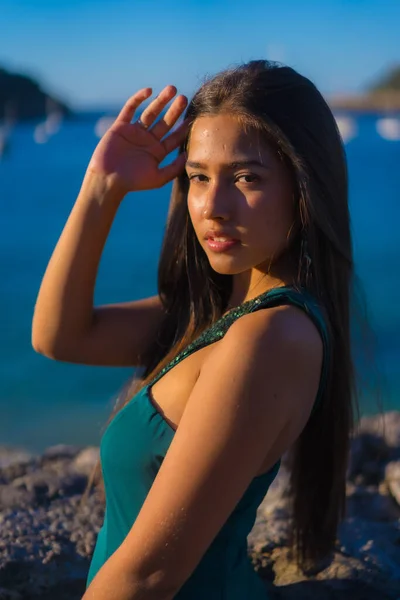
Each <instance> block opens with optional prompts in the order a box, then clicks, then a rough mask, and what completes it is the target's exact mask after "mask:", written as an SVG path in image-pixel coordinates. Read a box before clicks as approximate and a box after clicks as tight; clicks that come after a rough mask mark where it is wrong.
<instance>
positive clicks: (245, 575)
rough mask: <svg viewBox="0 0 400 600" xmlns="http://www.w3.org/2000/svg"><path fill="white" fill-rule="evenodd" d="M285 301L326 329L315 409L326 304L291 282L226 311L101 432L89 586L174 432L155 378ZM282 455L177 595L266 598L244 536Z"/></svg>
mask: <svg viewBox="0 0 400 600" xmlns="http://www.w3.org/2000/svg"><path fill="white" fill-rule="evenodd" d="M282 304H292V305H295V306H297V307H300V308H301V309H303V310H305V311H306V313H307V314H308V315H309V317H310V318H311V319H312V321H313V322H314V323H315V325H316V326H317V328H318V329H319V331H320V334H321V337H322V341H323V346H324V360H323V367H322V373H321V380H320V388H319V391H318V395H317V398H316V401H315V405H314V407H313V410H315V409H316V406H317V403H318V400H319V398H320V397H321V393H322V387H323V385H324V382H325V380H326V371H327V364H328V362H327V353H328V338H327V330H326V326H325V323H324V319H323V316H322V313H321V310H320V308H319V306H318V305H317V303H316V302H315V300H314V299H313V298H312V297H310V296H309V295H308V294H306V293H305V292H302V293H301V294H300V293H299V292H297V291H295V290H293V289H292V288H275V289H272V290H270V291H268V292H265V293H264V294H261V295H260V296H258V297H257V298H254V299H252V300H249V301H247V302H244V303H243V304H242V305H240V306H239V307H237V308H235V309H232V310H231V311H230V312H229V313H227V314H226V315H224V316H223V317H221V318H220V319H219V320H218V321H217V322H216V323H214V325H212V326H211V327H210V328H208V329H207V330H206V331H205V332H203V333H202V334H201V335H200V336H199V337H198V338H197V339H196V340H195V341H194V342H193V343H191V344H190V345H189V346H187V348H186V349H185V350H183V351H182V352H181V353H180V354H179V355H178V356H177V357H176V358H175V359H174V360H172V361H171V363H169V364H168V365H167V366H166V367H164V369H162V371H161V372H160V373H159V374H158V375H157V376H156V377H155V378H154V379H153V380H152V381H151V382H150V383H149V384H148V385H147V386H145V387H144V388H142V389H141V390H140V391H139V392H138V393H137V394H136V395H135V396H134V397H133V398H132V399H131V400H130V401H129V403H128V404H126V405H125V406H124V407H123V408H122V409H121V410H120V412H118V413H117V415H116V416H115V417H114V419H113V420H112V421H111V422H110V423H109V425H108V427H107V429H106V430H105V432H104V434H103V437H102V439H101V443H100V459H101V465H102V472H103V477H104V486H105V497H106V508H105V515H104V522H103V526H102V528H101V530H100V531H99V534H98V537H97V542H96V546H95V549H94V553H93V557H92V561H91V565H90V570H89V575H88V579H87V587H88V586H89V584H90V582H91V581H92V579H93V578H94V576H95V575H96V573H97V572H98V571H99V570H100V568H101V567H102V565H103V564H104V563H105V562H106V561H107V560H108V558H109V557H110V556H111V555H112V554H113V552H114V551H115V550H117V548H118V547H119V546H120V545H121V543H122V542H123V540H124V538H125V537H126V535H127V534H128V532H129V531H130V529H131V527H132V525H133V523H134V521H135V519H136V517H137V515H138V514H139V511H140V509H141V507H142V505H143V503H144V501H145V499H146V496H147V494H148V492H149V490H150V488H151V486H152V483H153V481H154V479H155V477H156V475H157V472H158V470H159V468H160V466H161V464H162V462H163V460H164V457H165V455H166V453H167V452H168V448H169V446H170V444H171V442H172V439H173V437H174V434H175V430H174V429H173V428H172V427H171V426H170V425H169V424H168V423H167V422H166V421H165V420H164V418H163V417H162V415H161V414H160V413H159V412H158V411H157V409H156V408H155V406H154V405H153V404H152V402H151V399H150V396H149V389H150V388H151V386H152V385H153V384H154V383H155V382H156V381H158V380H159V379H160V378H161V377H162V376H163V375H164V374H165V373H166V372H167V371H169V370H170V369H171V368H173V367H174V366H175V365H176V364H177V363H178V362H180V361H181V360H183V359H184V358H186V357H187V356H189V354H192V353H193V352H196V351H197V350H199V349H200V348H203V347H205V346H207V345H208V344H212V343H213V342H216V341H217V340H219V339H221V338H222V337H223V336H224V335H225V333H226V332H227V330H228V329H229V327H230V326H231V325H232V323H234V322H235V321H236V319H238V318H240V317H241V316H242V315H245V314H248V313H251V312H254V311H256V310H260V309H262V308H270V307H273V306H277V305H282ZM267 358H268V357H266V360H267ZM280 462H281V460H278V461H277V462H276V463H275V464H274V465H273V467H272V468H271V469H270V470H269V471H268V472H266V473H264V474H262V475H259V476H257V477H254V479H253V480H252V481H251V483H250V485H249V486H248V488H247V490H246V492H245V493H244V494H243V496H242V498H241V499H240V500H239V502H238V503H237V505H236V507H235V509H234V510H233V512H232V513H231V515H230V516H229V517H228V519H227V521H226V522H225V524H224V525H223V527H222V529H221V530H220V531H219V533H218V534H217V536H216V537H215V538H214V540H213V542H212V543H211V545H210V546H209V548H208V550H207V551H206V553H205V554H204V555H203V557H202V559H201V561H200V563H199V564H198V565H197V567H196V569H195V570H194V572H193V573H192V574H191V576H190V577H189V579H187V580H186V582H185V583H184V584H183V586H182V587H181V589H180V590H179V592H178V593H177V594H176V595H175V599H176V600H205V599H207V600H222V599H225V600H244V598H246V599H247V598H248V599H249V600H266V598H267V592H266V589H265V587H264V584H263V582H262V580H261V578H260V577H259V576H258V575H257V573H256V572H255V571H254V569H253V567H252V564H251V561H250V558H249V557H248V552H247V536H248V534H249V533H250V531H251V529H252V528H253V525H254V522H255V519H256V512H257V508H258V506H259V505H260V503H261V502H262V500H263V499H264V497H265V495H266V493H267V491H268V488H269V487H270V485H271V483H272V482H273V480H274V479H275V477H276V475H277V473H278V471H279V466H280Z"/></svg>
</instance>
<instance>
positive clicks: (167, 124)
mask: <svg viewBox="0 0 400 600" xmlns="http://www.w3.org/2000/svg"><path fill="white" fill-rule="evenodd" d="M187 103H188V100H187V98H186V96H183V95H180V96H177V97H176V98H175V100H174V101H173V103H172V104H171V106H170V107H169V109H168V110H167V112H166V113H165V115H164V116H163V117H162V119H160V120H159V121H157V123H156V124H155V125H154V127H153V128H152V129H151V133H152V134H153V135H154V136H155V137H156V138H157V139H159V140H161V138H163V137H164V135H165V134H166V133H168V131H169V130H170V129H171V127H173V126H174V125H175V123H176V122H177V120H178V119H179V117H180V116H181V115H182V113H183V111H184V110H185V108H186V106H187Z"/></svg>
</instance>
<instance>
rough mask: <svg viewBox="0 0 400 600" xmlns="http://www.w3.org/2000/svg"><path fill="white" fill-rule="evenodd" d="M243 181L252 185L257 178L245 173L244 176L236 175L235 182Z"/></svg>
mask: <svg viewBox="0 0 400 600" xmlns="http://www.w3.org/2000/svg"><path fill="white" fill-rule="evenodd" d="M239 179H245V181H244V183H254V182H256V181H258V179H259V177H257V175H252V174H251V173H245V174H244V175H238V178H237V180H239Z"/></svg>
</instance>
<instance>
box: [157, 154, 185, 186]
mask: <svg viewBox="0 0 400 600" xmlns="http://www.w3.org/2000/svg"><path fill="white" fill-rule="evenodd" d="M186 159H187V156H186V152H182V154H179V156H177V158H176V159H175V160H174V161H172V163H171V164H169V165H167V166H166V167H163V168H162V169H159V170H158V172H159V176H160V179H159V186H160V187H161V186H163V185H165V184H166V183H168V182H169V181H171V180H172V179H174V178H175V177H177V176H178V175H179V174H180V173H182V171H183V169H184V168H185V164H186Z"/></svg>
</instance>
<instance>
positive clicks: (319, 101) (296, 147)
mask: <svg viewBox="0 0 400 600" xmlns="http://www.w3.org/2000/svg"><path fill="white" fill-rule="evenodd" d="M222 112H225V113H226V112H228V113H229V114H232V115H235V116H237V117H238V118H239V119H240V120H241V122H242V123H243V126H245V127H249V128H251V129H253V130H256V131H258V132H259V134H260V135H261V136H262V137H263V138H264V139H265V140H266V141H268V143H270V144H272V146H273V147H274V148H275V150H276V152H277V154H278V155H279V157H280V158H281V160H284V161H285V163H286V164H287V165H288V167H289V169H290V173H291V175H292V177H293V181H294V183H295V189H296V203H297V222H296V225H297V226H296V236H295V239H294V240H293V244H292V245H291V249H292V251H293V252H295V255H296V257H297V260H298V263H299V269H298V274H297V276H296V278H297V279H296V281H295V285H296V286H298V287H299V288H300V287H302V288H306V289H307V291H309V292H310V293H311V294H313V295H314V297H315V298H316V299H317V300H318V301H319V303H320V304H321V306H322V307H323V309H324V312H325V315H326V321H327V326H328V330H329V333H330V336H329V337H330V350H331V352H330V356H331V358H330V364H329V369H328V371H329V373H328V382H327V385H326V387H325V392H324V395H323V398H322V402H321V403H320V405H319V407H318V409H317V410H316V411H315V412H314V413H313V414H312V416H311V417H310V419H309V421H308V423H307V425H306V426H305V428H304V430H303V431H302V433H301V435H300V436H299V438H298V440H297V441H296V443H295V444H294V445H293V447H292V448H291V451H290V460H289V462H288V464H289V466H290V497H291V500H292V526H291V532H292V534H291V540H290V542H291V546H292V550H293V552H294V556H295V559H296V561H297V564H298V566H299V567H301V568H303V569H307V568H308V567H310V566H313V565H315V564H316V563H318V562H319V561H320V560H322V559H326V557H327V556H328V555H330V554H331V552H332V550H333V548H334V545H335V541H336V535H337V529H338V525H339V523H340V521H341V520H342V518H343V517H344V516H345V509H346V472H347V466H348V458H349V448H350V439H351V434H352V431H353V427H354V424H355V418H356V417H358V418H359V406H358V400H357V389H356V385H355V376H354V372H353V360H352V350H351V348H352V346H351V339H350V338H351V335H350V304H351V293H352V286H353V284H354V273H353V253H352V241H351V234H350V218H349V207H348V179H347V165H346V157H345V151H344V148H343V144H342V140H341V137H340V134H339V131H338V128H337V126H336V121H335V119H334V117H333V115H332V112H331V110H330V109H329V107H328V105H327V103H326V102H325V100H324V98H323V96H322V95H321V94H320V92H319V91H318V90H317V88H316V87H315V85H314V84H313V83H312V82H311V81H310V80H309V79H307V78H306V77H304V76H302V75H300V74H299V73H297V72H296V71H295V70H294V69H292V68H290V67H287V66H283V65H280V64H277V63H271V62H268V61H265V60H255V61H251V62H249V63H247V64H244V65H240V66H238V67H234V68H230V69H228V70H225V71H223V72H221V73H219V74H217V75H216V76H213V77H211V78H209V79H208V80H206V81H205V82H204V83H203V84H202V85H201V87H200V89H199V90H198V91H197V92H196V94H195V95H194V97H193V99H192V100H191V102H190V104H189V106H188V108H187V111H186V117H188V118H189V119H190V121H191V123H193V122H194V120H195V119H196V118H198V117H200V116H201V115H215V114H218V113H222ZM188 139H190V133H189V136H188ZM184 149H185V144H184V145H182V147H181V148H180V151H181V152H182V151H183V150H184ZM187 192H188V178H187V175H186V173H185V172H183V173H182V174H181V175H180V176H179V177H178V178H177V179H176V180H175V181H174V184H173V189H172V196H171V204H170V210H169V214H168V219H167V226H166V231H165V236H164V241H163V246H162V250H161V256H160V261H159V268H158V291H159V296H160V298H161V301H162V304H163V306H164V309H165V315H166V316H165V319H164V322H163V325H162V327H161V329H160V331H159V335H158V337H157V339H155V340H154V342H153V343H152V345H151V347H150V348H149V349H148V351H147V352H146V353H145V355H144V356H142V363H141V364H142V365H143V366H144V372H143V378H142V379H141V380H137V379H136V380H131V381H129V382H128V384H127V386H125V388H124V390H123V391H122V393H121V395H120V397H119V399H118V402H117V404H116V407H115V409H114V411H113V412H112V414H111V416H110V418H109V420H108V422H107V424H108V423H109V422H110V421H111V420H112V419H113V417H114V416H115V414H116V413H117V412H118V411H119V410H120V409H121V408H122V407H123V406H124V405H125V404H127V403H128V402H129V401H130V399H131V398H132V396H133V395H134V393H136V392H137V391H139V389H140V388H142V387H144V386H145V385H147V384H148V383H149V382H150V381H151V380H152V379H153V378H154V377H155V375H156V374H157V373H159V372H160V370H161V369H162V368H163V367H164V366H165V365H167V364H168V363H169V362H170V361H171V360H172V359H173V358H174V357H175V356H176V355H177V354H178V352H179V351H180V350H182V349H183V348H184V347H186V346H187V345H188V344H189V343H190V342H192V341H193V340H194V339H195V338H196V337H197V336H198V335H199V334H200V333H201V332H202V331H203V330H204V329H206V328H207V327H209V326H210V325H212V324H213V323H214V322H215V321H216V320H217V319H218V318H219V317H221V316H222V314H223V313H224V312H225V310H226V308H227V306H228V302H229V298H230V295H231V292H232V276H231V275H221V274H218V273H216V272H215V271H213V269H212V268H211V267H210V264H209V262H208V259H207V257H206V255H205V253H204V252H203V250H202V248H201V246H200V244H199V242H198V240H197V238H196V235H195V233H194V230H193V227H192V223H191V220H190V217H189V214H188V210H187ZM304 239H306V240H307V245H308V255H309V256H310V258H311V261H312V262H311V276H308V277H305V276H304V269H303V268H302V253H301V240H304ZM95 480H98V483H99V485H100V487H101V489H102V493H103V498H104V482H103V480H102V474H101V468H100V463H98V464H97V465H96V467H95V469H94V471H93V473H92V476H91V478H90V480H89V484H88V487H87V489H86V491H85V494H84V498H85V497H86V495H87V493H88V491H89V490H90V488H91V486H92V484H93V482H94V481H95ZM84 498H83V500H84ZM311 507H312V509H311Z"/></svg>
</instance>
